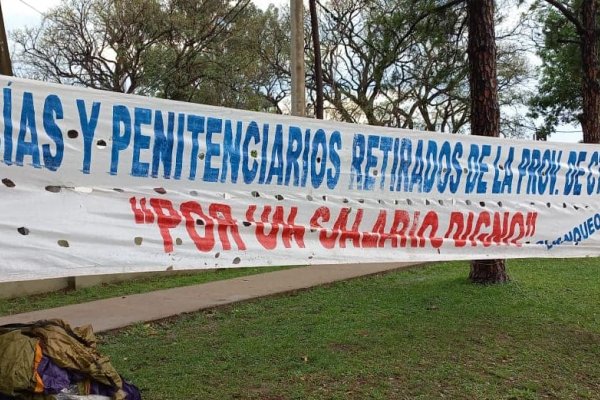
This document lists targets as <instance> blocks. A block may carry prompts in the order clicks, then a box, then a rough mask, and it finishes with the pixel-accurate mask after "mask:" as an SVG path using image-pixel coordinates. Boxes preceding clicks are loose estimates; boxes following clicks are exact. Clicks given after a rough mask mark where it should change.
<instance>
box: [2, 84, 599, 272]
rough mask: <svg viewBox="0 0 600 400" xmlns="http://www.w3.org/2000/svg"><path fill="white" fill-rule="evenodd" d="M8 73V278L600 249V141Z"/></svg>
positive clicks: (5, 112) (566, 253) (5, 98)
mask: <svg viewBox="0 0 600 400" xmlns="http://www.w3.org/2000/svg"><path fill="white" fill-rule="evenodd" d="M0 84H1V87H2V96H1V100H0V101H1V104H2V115H1V117H0V161H2V163H0V179H1V182H2V184H1V185H0V196H1V197H0V198H1V201H2V207H1V211H0V213H1V225H0V243H1V246H2V249H3V262H2V264H0V281H17V280H29V279H40V278H50V277H64V276H76V275H90V274H105V273H122V272H138V271H157V270H165V269H169V270H170V269H191V268H215V267H241V266H266V265H306V264H327V263H347V262H353V263H354V262H390V261H392V262H393V261H438V260H455V259H472V258H478V259H484V258H521V257H583V256H598V255H600V234H597V231H599V230H600V207H599V203H600V202H599V201H598V199H599V193H600V146H596V145H572V144H569V145H566V144H560V143H545V142H543V143H542V142H529V141H516V140H505V139H494V138H483V137H478V136H463V135H450V134H441V133H431V132H416V131H406V130H401V129H389V128H381V127H374V126H367V125H353V124H344V123H334V122H327V121H320V120H312V119H306V118H294V117H286V116H278V115H271V114H262V113H253V112H247V111H239V110H232V109H226V108H219V107H209V106H202V105H197V104H189V103H181V102H174V101H167V100H160V99H153V98H145V97H139V96H131V95H123V94H117V93H111V92H103V91H97V90H91V89H82V88H76V87H71V86H62V85H56V84H48V83H42V82H36V81H30V80H24V79H17V78H9V77H0Z"/></svg>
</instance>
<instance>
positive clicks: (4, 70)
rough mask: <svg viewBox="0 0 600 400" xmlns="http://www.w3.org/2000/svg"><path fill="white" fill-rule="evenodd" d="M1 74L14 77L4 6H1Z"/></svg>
mask: <svg viewBox="0 0 600 400" xmlns="http://www.w3.org/2000/svg"><path fill="white" fill-rule="evenodd" d="M0 74H2V75H8V76H12V75H13V71H12V65H11V63H10V53H9V52H8V39H7V38H6V29H5V28H4V16H3V15H2V4H0Z"/></svg>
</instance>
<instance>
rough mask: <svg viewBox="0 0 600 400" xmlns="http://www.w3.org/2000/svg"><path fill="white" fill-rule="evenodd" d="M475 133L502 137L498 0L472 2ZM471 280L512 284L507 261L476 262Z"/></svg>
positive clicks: (470, 48)
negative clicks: (497, 56) (498, 74)
mask: <svg viewBox="0 0 600 400" xmlns="http://www.w3.org/2000/svg"><path fill="white" fill-rule="evenodd" d="M467 4H468V8H467V10H468V11H467V13H468V26H469V42H468V48H467V52H468V56H469V68H470V69H469V71H470V79H469V83H470V88H471V134H472V135H479V136H493V137H497V136H499V135H500V105H499V103H498V78H497V75H496V36H495V32H494V0H468V3H467ZM469 279H470V280H471V281H472V282H475V283H484V284H490V283H501V282H506V281H508V275H507V274H506V265H505V262H504V260H473V261H471V273H470V275H469Z"/></svg>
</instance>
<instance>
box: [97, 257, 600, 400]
mask: <svg viewBox="0 0 600 400" xmlns="http://www.w3.org/2000/svg"><path fill="white" fill-rule="evenodd" d="M509 263H510V270H511V277H512V279H513V281H512V282H511V283H509V284H505V285H496V286H480V285H472V284H470V283H469V282H468V280H467V279H466V277H465V274H464V262H451V263H440V264H436V265H432V266H429V267H416V268H412V269H409V270H404V271H399V272H395V273H390V274H387V275H384V276H378V277H369V278H361V279H356V280H352V281H348V282H340V283H336V284H334V285H330V286H328V287H321V288H315V289H312V290H309V291H306V292H302V293H298V294H295V295H291V296H285V297H277V298H267V299H261V300H257V301H254V302H248V303H244V304H237V305H234V306H230V307H225V308H218V309H214V310H208V311H205V312H200V313H196V314H191V315H187V316H183V317H179V318H176V319H173V320H170V321H165V322H161V323H153V324H141V325H137V326H135V327H132V328H130V329H126V330H123V331H121V332H118V333H112V334H108V335H104V336H103V337H102V344H101V351H102V352H103V353H106V354H108V355H110V356H111V358H112V359H111V361H112V363H113V364H114V365H115V367H116V368H117V370H119V372H120V373H122V374H124V375H125V376H126V377H127V378H129V379H131V380H132V381H133V382H135V383H136V384H138V385H139V386H140V387H141V389H142V391H143V396H144V398H145V399H149V400H166V399H234V398H243V399H367V398H368V399H404V398H410V399H432V398H442V397H443V398H451V399H511V398H515V399H538V398H548V397H549V398H560V399H581V398H596V397H597V393H598V387H599V385H600V364H599V363H598V357H599V356H600V346H599V345H598V343H600V313H598V304H597V303H598V302H597V299H598V298H600V269H599V268H598V258H589V259H575V260H560V259H545V260H531V259H528V260H509Z"/></svg>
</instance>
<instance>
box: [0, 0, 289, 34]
mask: <svg viewBox="0 0 600 400" xmlns="http://www.w3.org/2000/svg"><path fill="white" fill-rule="evenodd" d="M60 1H61V0H0V2H1V3H2V13H3V14H4V21H5V25H6V29H7V30H9V31H10V30H12V29H15V28H20V27H23V26H33V25H37V24H39V22H40V20H41V18H40V14H39V13H38V12H37V11H39V12H44V11H46V10H48V9H49V8H52V7H54V6H56V5H58V4H59V3H60ZM288 1H289V0H288ZM285 2H286V1H283V0H254V4H257V5H258V6H259V7H261V8H266V7H267V6H268V5H269V4H271V3H273V4H275V5H277V6H281V5H282V4H284V3H285ZM35 10H37V11H35Z"/></svg>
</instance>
